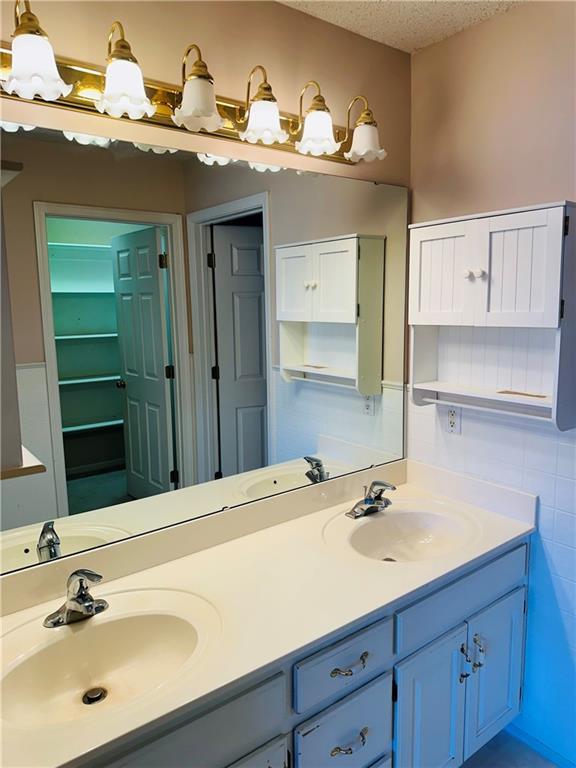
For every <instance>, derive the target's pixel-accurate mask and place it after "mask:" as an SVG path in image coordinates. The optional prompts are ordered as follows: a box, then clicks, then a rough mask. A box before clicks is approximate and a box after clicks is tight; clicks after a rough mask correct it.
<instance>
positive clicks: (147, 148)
mask: <svg viewBox="0 0 576 768" xmlns="http://www.w3.org/2000/svg"><path fill="white" fill-rule="evenodd" d="M132 143H133V144H134V146H135V147H136V149H140V150H142V152H154V154H155V155H164V154H166V152H169V153H170V154H171V155H173V154H175V153H176V152H178V150H177V149H172V148H171V147H160V146H158V145H157V144H141V143H140V142H138V141H134V142H132Z"/></svg>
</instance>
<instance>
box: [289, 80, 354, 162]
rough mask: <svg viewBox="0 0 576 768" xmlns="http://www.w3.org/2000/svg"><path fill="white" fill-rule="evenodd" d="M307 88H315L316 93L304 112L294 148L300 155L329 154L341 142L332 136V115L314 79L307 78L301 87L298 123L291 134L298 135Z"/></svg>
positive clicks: (318, 155)
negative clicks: (298, 137)
mask: <svg viewBox="0 0 576 768" xmlns="http://www.w3.org/2000/svg"><path fill="white" fill-rule="evenodd" d="M308 88H315V89H316V91H317V93H316V96H314V98H313V99H312V103H311V105H310V107H309V108H308V110H307V112H306V117H305V119H304V128H303V130H302V137H301V139H300V141H297V142H296V150H297V151H298V152H300V154H301V155H313V156H314V157H320V155H331V154H333V153H334V152H337V151H338V149H339V148H340V144H341V143H342V142H339V141H336V139H335V138H334V125H333V123H332V115H331V114H330V110H329V109H328V107H327V105H326V102H325V100H324V96H322V92H321V90H320V86H319V85H318V83H317V82H316V80H309V81H308V82H307V83H306V85H305V86H304V88H302V91H301V93H300V107H299V111H298V125H297V127H296V128H295V129H294V131H293V135H295V136H296V135H298V134H299V133H300V130H301V129H302V102H303V100H304V94H305V93H306V91H307V90H308Z"/></svg>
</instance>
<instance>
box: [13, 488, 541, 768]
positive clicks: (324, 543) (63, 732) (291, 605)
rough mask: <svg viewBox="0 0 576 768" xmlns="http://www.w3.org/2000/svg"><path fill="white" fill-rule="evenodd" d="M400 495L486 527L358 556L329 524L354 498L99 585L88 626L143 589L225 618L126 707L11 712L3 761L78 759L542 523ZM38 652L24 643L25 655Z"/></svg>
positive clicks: (48, 606)
mask: <svg viewBox="0 0 576 768" xmlns="http://www.w3.org/2000/svg"><path fill="white" fill-rule="evenodd" d="M474 482H475V483H476V485H478V481H474ZM486 485H489V484H486ZM491 488H492V490H491V491H490V492H491V493H493V492H494V491H493V489H494V486H491ZM506 493H509V494H510V493H512V492H511V491H508V490H507V491H506ZM524 496H525V497H526V495H525V494H524ZM393 500H394V501H401V500H404V501H412V502H413V504H414V506H416V507H418V508H419V509H424V510H425V509H426V507H427V504H428V503H429V502H430V501H433V502H434V503H435V505H438V504H439V505H443V506H445V508H446V510H447V512H448V513H449V514H450V515H453V516H464V518H466V519H468V520H473V521H474V525H475V528H476V531H477V534H476V535H475V536H474V537H473V538H472V539H471V540H470V541H468V543H466V544H465V545H464V546H463V547H462V548H460V549H457V550H455V551H453V552H451V553H450V554H447V555H443V556H442V557H440V558H437V559H430V560H421V561H417V562H404V563H382V562H379V561H377V560H372V559H369V558H367V557H364V556H362V555H359V554H358V553H356V552H355V551H354V550H353V549H352V548H351V547H349V546H348V545H346V543H345V539H338V537H336V538H335V537H334V535H333V533H332V534H330V535H329V536H328V535H327V536H325V535H324V533H325V531H324V529H325V527H326V524H327V523H329V522H330V521H331V520H333V519H334V518H339V517H340V516H342V515H343V514H344V512H346V511H347V510H348V509H349V508H350V507H351V502H346V503H342V504H338V505H337V506H334V507H330V508H329V509H325V510H322V511H320V512H315V513H313V514H308V515H306V516H304V517H300V518H298V519H295V520H291V521H289V522H285V523H282V524H280V525H276V526H274V527H271V528H267V529H265V530H261V531H258V532H256V533H253V534H251V535H247V536H244V537H242V538H239V539H236V540H233V541H229V542H227V543H224V544H220V545H218V546H214V547H211V548H209V549H206V550H203V551H200V552H197V553H195V554H193V555H189V556H187V557H184V558H180V559H179V560H174V561H170V562H167V563H165V564H163V565H159V566H156V567H154V568H150V569H148V570H146V571H140V572H138V573H134V574H131V575H129V576H126V577H124V578H121V579H117V580H116V581H114V582H113V583H111V584H109V585H107V584H105V583H103V584H101V585H99V586H97V587H95V588H94V589H93V590H92V593H93V595H94V596H95V597H105V598H106V599H107V600H108V602H109V603H110V610H109V611H107V612H105V613H103V614H100V615H99V616H96V617H94V618H92V619H90V620H89V621H87V622H85V623H83V625H82V629H83V631H90V625H91V624H92V623H95V622H99V621H105V620H107V619H108V620H110V617H111V616H112V615H113V614H112V612H113V609H114V603H115V597H114V595H115V593H118V592H123V593H125V592H130V591H140V590H145V589H150V590H158V589H166V590H170V589H175V590H186V591H189V592H191V593H194V594H195V595H197V596H199V597H201V598H203V600H205V601H207V602H208V603H210V604H211V606H212V607H213V609H214V611H215V612H216V614H217V616H218V619H219V620H218V621H217V622H216V623H215V626H217V629H213V633H212V636H211V638H210V641H209V642H208V643H207V644H206V647H205V649H204V650H203V652H202V653H199V654H197V655H195V656H193V657H192V660H191V662H190V663H189V664H188V665H187V666H186V667H185V668H184V669H183V670H182V671H181V672H180V673H179V675H178V676H177V678H176V679H174V680H172V681H170V682H168V683H167V684H165V685H164V686H162V687H161V688H160V689H157V690H156V691H154V693H153V695H149V696H143V697H141V699H140V700H135V701H134V702H133V703H128V704H127V703H124V704H122V705H121V707H115V706H114V699H113V697H109V698H108V699H107V700H105V701H103V702H102V703H100V704H99V705H98V712H97V714H96V712H93V713H91V710H88V711H87V715H86V719H84V718H82V721H83V723H84V726H83V727H80V722H81V721H80V720H75V721H74V723H73V724H67V723H63V724H62V723H58V722H56V723H54V722H51V723H50V724H49V725H46V726H38V727H36V726H34V728H31V727H29V726H28V727H26V728H22V729H21V728H18V727H15V726H14V725H13V724H11V723H8V722H6V721H5V720H3V721H2V728H3V742H4V746H3V760H4V764H5V765H7V766H8V765H9V766H10V767H11V768H16V767H17V766H25V765H26V766H31V765H34V766H40V765H41V766H43V767H44V766H47V765H48V763H47V761H46V759H47V757H48V758H49V759H50V765H54V766H56V765H60V764H62V763H65V762H67V761H69V760H72V759H73V758H75V757H78V756H80V755H82V754H84V753H86V752H88V751H90V750H93V749H95V748H98V747H99V746H102V745H104V744H106V743H107V742H109V741H111V740H113V739H115V738H118V737H121V736H123V735H125V734H128V733H129V732H130V731H132V730H134V729H136V728H138V727H141V726H142V725H145V724H146V723H149V722H151V721H153V720H155V719H157V718H159V717H162V716H164V715H166V714H168V713H170V712H172V711H174V710H176V709H178V708H179V707H182V706H185V705H187V704H190V703H192V702H194V701H195V700H197V699H199V698H201V697H203V696H206V695H209V694H210V693H212V692H214V691H216V690H218V689H220V688H222V687H223V686H226V685H227V684H229V683H231V682H233V681H235V680H237V679H239V678H241V677H243V676H245V675H249V674H250V673H253V672H255V671H256V670H258V669H261V668H262V667H265V666H267V665H269V664H270V663H273V662H275V661H278V660H280V659H282V658H283V657H285V656H287V655H289V654H291V653H293V652H294V651H296V650H298V649H299V648H302V647H304V646H306V645H308V644H309V643H312V642H314V641H316V640H319V639H321V638H323V637H325V636H326V635H329V634H330V633H333V632H335V631H337V630H338V629H339V628H341V627H344V626H346V625H349V624H352V623H353V622H355V621H357V620H359V619H361V618H362V617H364V616H366V615H367V614H370V613H372V612H374V611H376V610H378V609H381V608H383V607H386V606H387V605H390V604H393V603H396V602H397V601H399V600H401V599H403V598H406V597H407V596H408V595H410V594H411V593H414V592H416V591H417V590H420V589H421V588H423V587H426V585H428V584H430V583H431V582H435V581H438V580H442V579H445V578H446V577H448V576H449V575H450V574H454V572H455V571H457V570H458V569H460V568H462V567H464V566H466V565H467V564H469V563H470V562H472V561H475V560H478V559H479V558H484V557H486V556H487V555H489V553H491V552H493V551H494V550H497V549H499V548H502V547H503V546H505V545H507V544H509V543H511V542H513V541H515V540H518V539H520V538H521V537H524V536H526V535H528V534H529V533H530V532H531V531H532V530H533V519H531V520H528V518H527V517H526V516H524V519H514V517H508V516H504V515H501V514H496V513H494V512H489V511H486V510H485V509H481V508H479V507H475V506H472V505H470V504H467V503H464V502H462V501H454V500H452V501H451V500H450V499H448V498H446V497H443V496H441V495H437V494H436V495H434V496H431V494H430V493H429V492H427V491H425V490H423V488H422V487H421V486H417V485H415V484H413V483H410V482H409V483H407V484H405V485H403V486H401V487H399V488H398V490H397V491H396V493H395V494H394V496H393ZM531 500H534V501H535V498H534V497H531ZM352 501H357V499H353V500H352ZM346 521H347V522H346V523H344V526H347V527H348V528H349V529H350V531H351V530H353V529H354V527H355V526H358V525H362V524H366V518H364V519H363V520H359V521H354V520H351V519H349V518H346ZM338 525H339V526H341V525H342V524H341V523H340V522H338ZM343 530H344V529H343ZM150 595H151V602H150V605H149V606H148V607H149V610H150V611H154V610H161V608H162V606H161V605H158V603H157V602H153V601H157V595H158V593H157V592H152V591H151V592H150ZM118 599H119V598H118ZM61 602H62V600H53V601H50V602H48V603H44V604H42V605H37V606H34V607H32V608H28V609H26V610H24V611H21V612H18V613H13V614H11V615H9V616H7V617H5V618H4V619H3V630H2V634H3V635H5V634H6V633H7V632H10V631H12V630H14V629H16V628H18V627H21V626H22V625H23V624H26V623H28V622H38V626H41V624H42V620H43V618H44V617H45V616H46V615H47V614H48V613H50V612H52V611H54V610H56V609H57V608H58V607H59V605H60V604H61ZM76 627H78V625H76ZM69 631H71V630H70V628H69V627H63V628H61V629H58V630H48V629H46V630H45V632H46V633H51V632H53V633H54V641H56V639H57V633H64V632H69ZM47 636H48V635H47ZM44 642H45V641H44ZM31 650H32V649H30V651H31ZM30 651H28V650H24V649H23V651H22V655H21V657H20V659H19V661H20V662H21V661H22V660H23V658H24V657H25V656H26V655H27V653H28V652H30ZM159 652H160V649H159ZM6 671H7V670H6V669H4V670H3V674H5V673H6ZM46 706H47V707H49V706H50V703H49V702H46ZM92 715H93V716H92ZM47 737H48V738H49V740H50V741H49V743H50V748H49V749H48V750H47V749H46V742H45V739H46V738H47Z"/></svg>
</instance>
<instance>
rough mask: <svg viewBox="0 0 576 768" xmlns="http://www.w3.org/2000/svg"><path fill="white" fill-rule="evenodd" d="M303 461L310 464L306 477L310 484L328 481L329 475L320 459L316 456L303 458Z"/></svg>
mask: <svg viewBox="0 0 576 768" xmlns="http://www.w3.org/2000/svg"><path fill="white" fill-rule="evenodd" d="M304 461H307V462H308V464H310V469H309V470H308V472H306V477H307V478H308V480H310V482H311V483H323V482H324V480H328V477H329V474H328V472H326V470H325V468H324V464H323V463H322V459H318V458H317V457H316V456H304Z"/></svg>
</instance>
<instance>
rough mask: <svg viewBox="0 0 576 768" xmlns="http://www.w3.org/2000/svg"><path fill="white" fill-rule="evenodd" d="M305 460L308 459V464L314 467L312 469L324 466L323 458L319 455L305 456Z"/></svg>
mask: <svg viewBox="0 0 576 768" xmlns="http://www.w3.org/2000/svg"><path fill="white" fill-rule="evenodd" d="M303 458H304V461H307V462H308V464H310V466H311V467H312V469H318V467H321V466H322V459H319V458H318V457H317V456H304V457H303Z"/></svg>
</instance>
